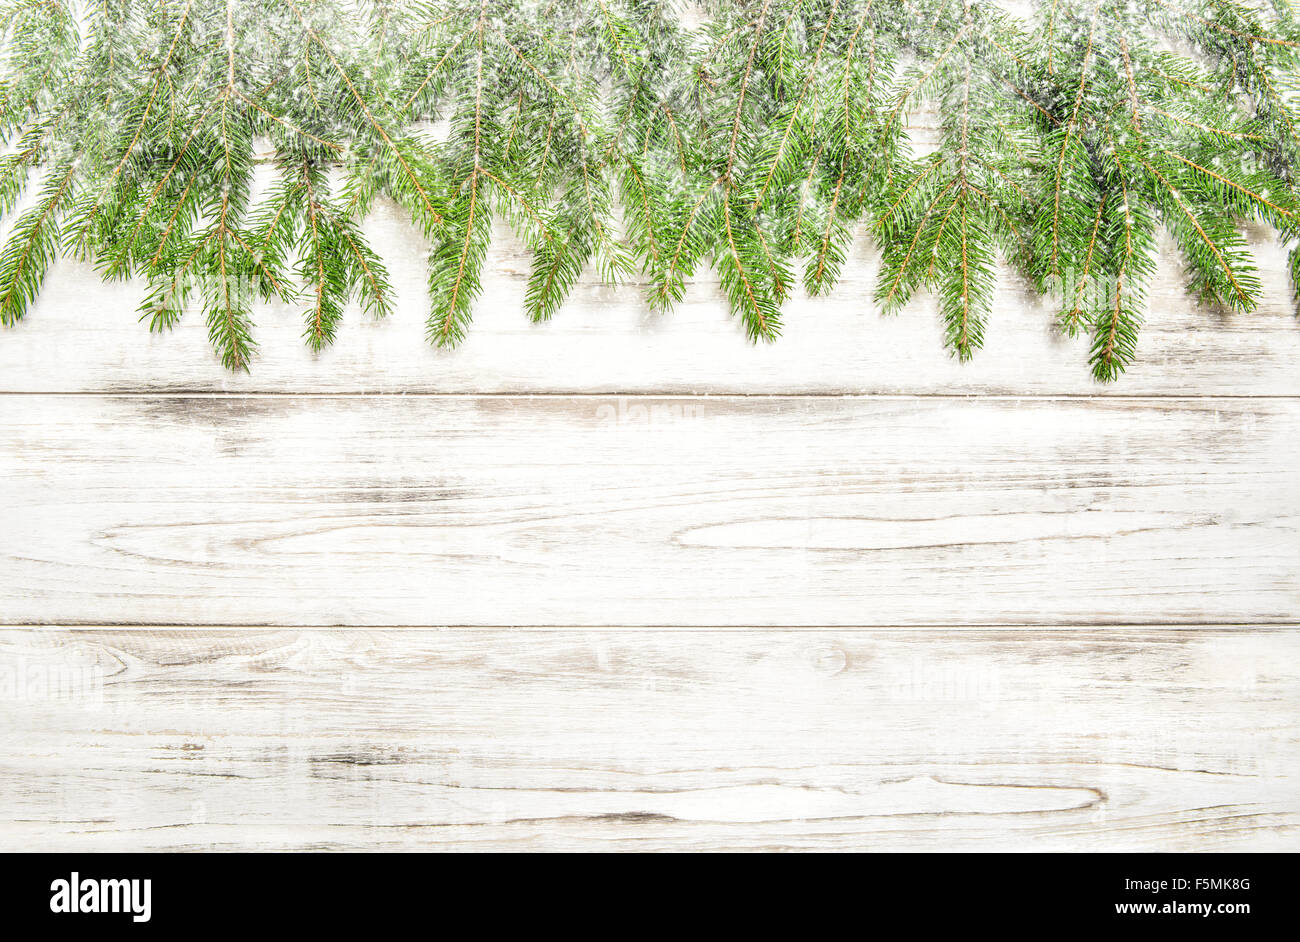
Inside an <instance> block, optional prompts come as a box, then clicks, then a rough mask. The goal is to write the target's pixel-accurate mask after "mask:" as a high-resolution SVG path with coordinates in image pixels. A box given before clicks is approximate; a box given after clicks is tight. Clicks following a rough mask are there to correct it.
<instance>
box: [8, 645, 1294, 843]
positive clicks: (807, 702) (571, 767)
mask: <svg viewBox="0 0 1300 942" xmlns="http://www.w3.org/2000/svg"><path fill="white" fill-rule="evenodd" d="M60 671H62V672H63V673H62V676H64V677H65V678H74V677H83V678H86V679H87V684H86V686H84V687H81V688H76V687H74V686H73V685H71V684H65V692H64V693H63V695H61V696H56V695H54V694H52V693H46V694H42V693H40V692H39V691H38V690H37V689H36V688H35V687H33V686H29V687H26V688H24V698H23V699H21V700H20V701H19V702H13V701H10V702H8V703H6V704H4V705H3V708H4V710H5V712H6V722H5V723H4V725H3V727H0V730H2V732H0V742H3V745H4V748H3V750H0V795H2V796H3V797H2V798H0V849H4V850H12V849H58V850H109V849H113V850H120V849H131V850H158V849H169V850H170V849H190V850H198V849H212V848H215V849H284V848H292V849H341V848H357V847H363V848H370V849H399V850H401V849H406V850H409V849H422V848H429V849H461V850H466V849H473V850H497V849H511V850H526V849H573V850H615V849H620V850H621V849H627V850H677V849H692V850H698V849H709V850H734V849H789V848H805V849H823V850H833V849H891V850H927V849H964V850H966V849H1017V850H1027V849H1032V850H1061V849H1066V850H1160V851H1165V850H1222V849H1243V850H1245V849H1248V850H1278V849H1294V848H1295V846H1296V843H1297V833H1300V788H1298V787H1297V786H1298V785H1300V782H1297V773H1298V772H1300V763H1298V762H1297V758H1298V755H1297V738H1296V734H1295V726H1294V722H1293V721H1294V717H1295V715H1296V711H1297V710H1300V684H1298V683H1297V681H1298V680H1300V676H1298V675H1300V635H1297V634H1296V633H1295V632H1293V631H1269V630H1232V631H1223V630H1184V631H1167V630H1149V629H1144V628H1134V629H1110V630H1104V631H1098V630H1090V629H1073V630H1058V631H1041V630H1033V629H1028V630H1016V631H989V630H966V631H961V630H953V631H942V630H921V631H912V630H906V629H899V628H890V629H880V630H873V631H868V630H810V629H745V630H738V631H717V630H709V629H692V630H680V631H672V630H663V629H660V630H650V631H647V630H628V629H624V630H589V629H584V630H559V631H540V630H539V631H531V630H516V631H511V630H500V629H498V630H490V629H449V630H421V629H406V630H400V631H387V632H378V631H369V630H358V631H341V630H332V631H278V632H265V631H263V632H231V631H228V630H217V629H208V630H203V631H195V630H193V629H180V630H175V631H167V632H127V633H123V632H69V631H53V632H45V631H30V630H28V631H9V632H5V633H3V635H0V678H3V677H6V676H15V675H17V674H18V673H19V672H23V673H25V674H26V675H27V676H29V677H34V678H40V677H41V676H45V677H55V676H59V672H60ZM42 672H44V673H43V674H42ZM95 678H99V680H98V685H97V686H96V683H95V680H94V679H95Z"/></svg>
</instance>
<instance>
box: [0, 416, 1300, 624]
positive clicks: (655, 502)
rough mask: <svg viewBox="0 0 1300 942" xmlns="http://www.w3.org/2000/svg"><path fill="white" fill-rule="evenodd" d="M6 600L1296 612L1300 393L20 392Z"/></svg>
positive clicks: (963, 620) (355, 612) (240, 607)
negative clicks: (1211, 396) (1084, 396)
mask: <svg viewBox="0 0 1300 942" xmlns="http://www.w3.org/2000/svg"><path fill="white" fill-rule="evenodd" d="M0 518H2V519H3V520H4V521H5V525H4V529H3V532H2V533H0V620H3V621H4V622H7V623H51V622H52V623H78V622H80V623H86V622H91V623H105V622H111V623H136V624H158V623H164V624H172V623H175V622H178V621H184V622H194V623H199V624H203V623H211V622H221V623H229V624H269V625H304V624H307V625H310V624H341V625H380V626H382V625H404V624H440V625H517V624H542V625H545V624H560V625H756V624H772V625H805V624H823V625H893V624H912V625H917V624H922V625H928V624H935V625H943V624H998V625H1001V624H1034V623H1042V622H1049V623H1079V622H1084V623H1099V624H1101V623H1104V624H1116V623H1148V622H1151V623H1174V624H1177V623H1189V622H1191V623H1203V622H1214V621H1231V622H1238V621H1243V620H1247V621H1258V622H1267V621H1273V622H1286V623H1293V622H1295V621H1297V616H1298V615H1300V576H1298V575H1297V567H1296V559H1297V548H1298V547H1300V533H1298V532H1297V522H1298V521H1300V403H1298V402H1297V401H1296V400H1292V399H1224V400H1206V399H1193V400H1175V399H1161V400H1141V399H1139V400H1091V401H1089V400H1042V399H1029V400H1023V401H1017V400H999V399H988V398H981V399H974V400H964V399H941V398H939V399H936V398H920V399H916V398H904V399H881V398H865V399H857V398H840V397H833V398H820V399H811V398H806V397H794V398H768V397H738V398H719V399H697V398H679V399H644V398H637V399H608V398H603V397H528V398H515V397H499V398H493V397H470V398H465V399H459V398H443V397H378V398H366V397H351V398H348V397H319V398H312V397H297V396H288V397H285V396H267V397H259V398H232V397H207V396H136V397H104V396H4V397H0Z"/></svg>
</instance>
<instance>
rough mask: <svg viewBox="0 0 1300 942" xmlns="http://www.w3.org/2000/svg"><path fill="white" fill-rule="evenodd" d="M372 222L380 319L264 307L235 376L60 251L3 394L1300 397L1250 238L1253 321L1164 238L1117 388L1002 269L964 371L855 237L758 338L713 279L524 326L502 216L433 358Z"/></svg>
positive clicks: (12, 340)
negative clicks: (321, 321)
mask: <svg viewBox="0 0 1300 942" xmlns="http://www.w3.org/2000/svg"><path fill="white" fill-rule="evenodd" d="M367 228H368V230H369V231H370V233H371V235H372V238H373V241H374V244H375V246H376V247H377V249H378V250H379V251H380V252H381V254H382V255H383V256H384V258H385V260H386V262H387V264H388V267H389V269H390V271H391V273H392V277H393V283H394V291H395V297H396V312H395V313H394V314H393V316H392V317H391V318H390V319H389V320H387V321H383V322H375V321H370V320H367V319H366V318H363V317H362V316H361V315H360V314H359V313H357V312H356V311H352V312H351V313H350V314H349V316H348V318H347V320H346V323H345V325H344V327H343V328H342V329H341V330H340V332H339V336H338V341H337V343H336V344H335V345H334V347H333V348H331V349H329V350H326V351H324V352H323V353H321V354H319V355H313V354H312V353H311V352H310V351H309V350H307V349H306V347H305V346H304V345H303V343H302V332H303V323H302V318H301V316H300V314H299V312H298V311H297V310H295V309H293V308H289V307H281V306H266V307H263V308H259V310H258V312H257V315H256V320H257V323H258V327H257V330H256V332H255V336H256V339H257V340H258V342H259V344H260V347H261V352H260V355H259V357H258V358H257V359H256V361H255V362H254V364H253V367H252V373H251V375H245V374H238V375H236V374H231V373H229V372H227V371H226V370H224V369H223V368H222V367H221V365H220V363H219V362H218V361H217V359H216V357H215V355H214V354H213V353H212V351H211V350H210V349H209V347H208V341H207V337H206V331H205V327H204V325H203V318H202V317H201V316H199V314H197V313H191V314H189V315H187V316H186V317H185V318H184V319H183V320H182V322H181V324H180V326H179V327H178V328H177V329H176V330H175V331H174V332H173V333H171V334H167V335H162V336H158V335H150V334H149V333H148V331H147V330H146V328H145V327H144V326H142V325H141V324H139V323H138V322H137V320H138V314H137V312H136V307H137V305H138V304H139V300H140V297H141V296H142V288H141V286H140V285H139V284H136V283H125V284H124V283H115V284H109V285H104V284H101V282H100V280H99V276H98V275H97V274H96V273H95V272H94V271H93V269H92V268H91V267H90V266H89V265H79V264H77V263H75V262H60V263H58V264H57V265H56V266H55V267H54V269H53V270H52V271H51V273H50V274H49V276H48V278H47V283H46V286H45V288H44V290H43V292H42V295H41V298H40V300H39V302H38V303H37V304H36V305H35V306H34V307H33V309H32V310H31V312H30V313H29V315H28V316H27V318H26V319H25V320H24V321H22V322H21V323H20V324H19V325H18V326H17V327H14V328H12V329H6V330H4V331H0V391H17V392H70V391H82V392H86V391H89V392H102V391H132V392H135V391H145V390H148V391H195V390H198V391H221V390H228V391H236V392H256V391H262V392H374V391H386V392H435V393H485V392H486V393H496V392H505V393H519V392H540V393H553V392H578V393H589V392H596V393H606V392H609V393H697V392H700V393H715V394H719V393H907V394H930V393H961V394H980V393H995V394H1012V395H1031V394H1032V395H1055V394H1069V395H1109V396H1115V395H1120V396H1123V395H1146V394H1152V395H1171V394H1173V395H1184V394H1195V395H1207V396H1214V395H1296V394H1300V369H1297V364H1300V324H1297V322H1296V318H1295V315H1294V304H1293V302H1292V300H1291V299H1290V297H1289V285H1288V279H1287V274H1286V272H1287V266H1286V253H1285V250H1284V249H1283V248H1282V247H1281V246H1280V245H1279V244H1278V243H1277V241H1276V239H1275V238H1273V237H1272V236H1271V235H1270V234H1268V233H1264V232H1261V231H1255V232H1254V233H1253V241H1254V243H1255V251H1256V253H1257V255H1258V258H1259V264H1260V269H1261V276H1262V280H1263V282H1264V284H1265V291H1264V297H1263V301H1262V304H1261V306H1260V308H1259V309H1258V310H1257V311H1254V312H1252V313H1250V314H1230V313H1226V312H1224V311H1219V310H1215V309H1214V308H1211V307H1201V306H1198V305H1196V304H1195V303H1193V302H1192V301H1191V300H1190V299H1189V298H1188V297H1187V295H1186V293H1185V291H1184V288H1183V285H1182V280H1183V279H1182V275H1181V263H1180V262H1179V260H1178V257H1177V254H1176V252H1175V251H1174V249H1173V247H1172V245H1171V244H1169V243H1168V242H1167V241H1166V243H1165V246H1164V249H1163V251H1162V254H1161V263H1160V268H1159V272H1158V274H1157V276H1156V278H1155V281H1154V283H1153V285H1152V287H1151V292H1150V298H1149V303H1148V305H1147V307H1148V312H1147V315H1146V325H1145V327H1144V328H1143V331H1142V335H1141V341H1140V343H1139V353H1140V359H1139V361H1138V362H1137V363H1136V364H1134V366H1133V367H1132V368H1131V370H1130V371H1129V373H1128V374H1127V375H1126V376H1125V377H1124V378H1123V379H1122V380H1121V381H1120V382H1119V383H1115V384H1110V385H1102V384H1098V383H1096V382H1094V381H1093V380H1092V378H1091V376H1090V374H1089V372H1088V366H1087V351H1088V341H1087V339H1086V338H1077V339H1074V340H1070V339H1067V338H1065V337H1063V336H1061V335H1060V333H1059V332H1058V331H1057V330H1056V328H1055V327H1054V326H1053V316H1054V315H1053V310H1052V307H1051V305H1050V304H1048V303H1046V302H1044V301H1042V300H1041V299H1040V298H1038V297H1037V296H1036V295H1035V294H1034V293H1033V292H1032V291H1030V290H1029V289H1028V287H1027V286H1026V285H1025V284H1024V283H1023V282H1022V281H1021V280H1020V279H1019V278H1018V277H1017V276H1015V275H1014V274H1012V273H1011V272H1009V271H1008V270H1006V269H1005V268H1004V269H1003V270H1002V274H1001V276H1000V278H999V281H998V289H997V293H996V298H995V302H994V311H993V316H992V318H991V320H990V323H989V326H988V330H987V333H986V336H985V342H984V349H983V350H981V351H980V352H979V353H978V355H977V356H976V357H975V359H974V361H973V362H971V363H968V364H959V363H957V362H956V361H954V360H953V359H952V358H951V357H950V356H949V354H948V353H947V352H946V351H945V350H944V348H943V329H942V324H941V322H940V320H939V318H938V315H937V313H936V308H935V304H934V301H933V299H926V298H919V299H917V300H916V301H915V302H914V303H912V304H911V305H910V306H909V307H908V309H906V310H905V311H903V312H902V313H900V314H899V315H897V316H894V317H882V316H880V314H879V313H878V306H877V305H876V304H875V302H874V301H873V300H872V296H873V290H874V280H875V271H876V267H877V266H876V259H875V257H874V253H873V251H872V250H871V248H870V246H869V242H868V240H867V239H865V238H861V239H859V244H858V246H857V247H856V248H855V249H854V250H853V253H852V255H851V258H850V261H849V264H848V265H847V266H846V270H845V275H844V278H843V282H842V284H841V285H840V286H839V287H838V288H837V290H836V291H835V292H834V294H833V295H832V296H831V297H828V298H821V299H811V298H808V297H805V296H804V293H803V291H802V289H801V288H800V289H798V290H797V291H796V292H795V297H793V298H792V299H791V301H790V302H789V304H788V305H787V311H786V315H785V327H784V331H783V336H782V337H781V339H780V340H779V341H777V342H776V343H772V344H761V345H759V346H754V345H752V344H750V343H748V342H747V341H746V340H745V337H744V330H743V327H742V325H741V324H740V322H739V321H738V320H737V319H735V318H731V317H729V316H728V314H727V310H726V305H725V302H724V300H723V296H722V294H721V292H720V290H719V288H718V286H717V279H716V276H715V275H713V274H712V273H711V272H709V271H707V270H702V271H701V272H699V278H698V280H697V281H696V282H695V283H693V284H692V285H691V287H690V288H689V290H688V292H687V296H686V298H685V300H684V302H683V303H682V304H681V305H680V306H679V307H678V308H677V309H676V310H675V311H674V312H672V313H670V314H667V315H663V316H658V315H654V314H652V313H650V311H649V310H648V308H647V307H646V305H645V302H644V288H643V287H639V286H637V285H625V286H622V287H617V288H614V287H608V286H604V285H602V284H600V283H599V281H598V280H597V279H596V277H595V275H594V273H592V272H588V273H586V274H585V275H584V276H583V277H582V279H581V280H580V281H579V283H578V285H577V286H576V287H575V289H574V291H573V295H572V298H571V299H570V301H569V302H568V303H567V304H566V305H565V306H564V308H563V310H562V311H560V313H559V314H557V315H556V317H555V318H554V319H553V320H552V321H551V322H549V323H545V324H531V323H529V322H528V321H527V319H526V318H525V317H524V316H523V314H522V313H521V312H522V310H523V307H522V301H523V293H524V283H525V280H526V278H527V274H528V269H529V260H528V258H527V256H526V254H525V253H524V251H523V249H522V247H521V245H520V243H519V241H518V240H517V239H515V238H514V237H513V236H512V235H511V234H510V233H509V231H508V230H506V229H505V228H504V227H498V231H497V235H496V238H495V239H494V241H493V243H492V248H491V250H490V251H489V253H488V260H487V263H486V276H485V282H484V291H483V295H482V297H481V298H479V300H478V302H477V304H476V306H475V315H474V324H473V326H472V328H471V330H470V333H469V336H468V339H467V340H466V341H465V343H464V345H463V346H462V347H461V348H459V349H458V350H455V351H439V350H436V349H434V348H432V347H430V346H429V345H428V344H427V343H426V342H425V340H424V318H425V316H426V311H427V309H428V297H427V293H426V287H425V283H426V275H425V260H424V259H425V253H426V252H427V246H426V245H425V244H424V243H423V241H422V240H421V237H420V236H419V234H418V233H417V232H416V231H415V230H413V229H412V228H411V227H410V226H409V224H407V223H405V222H403V221H402V220H401V219H399V217H398V215H397V213H395V212H394V211H393V210H392V208H391V207H387V206H385V207H381V208H380V209H378V210H377V211H376V212H375V214H374V215H373V216H372V217H371V219H369V220H368V222H367Z"/></svg>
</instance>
